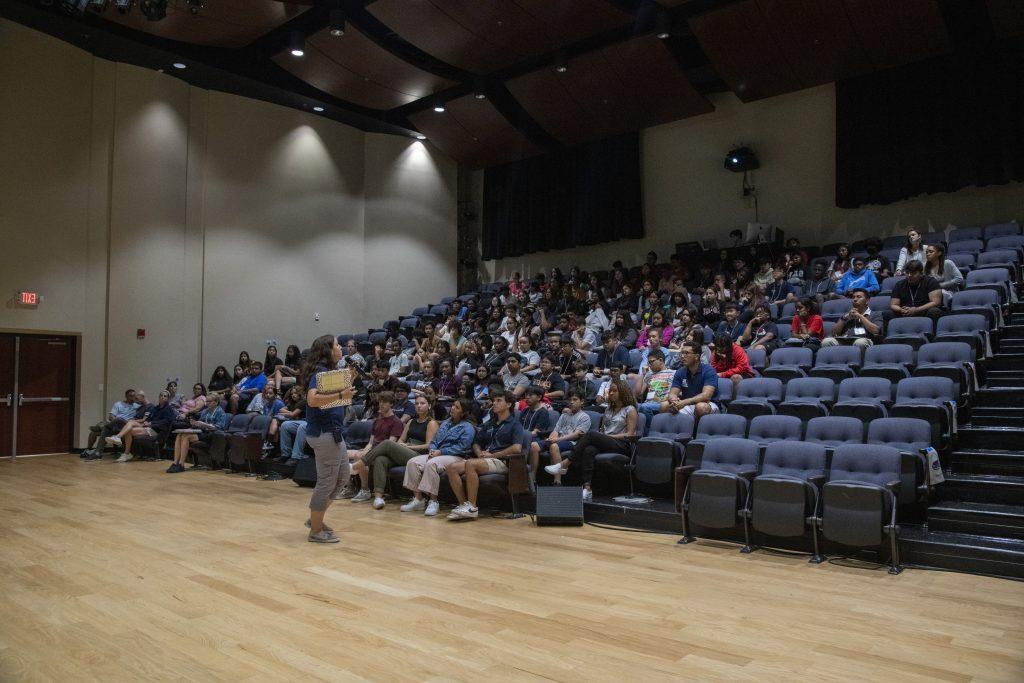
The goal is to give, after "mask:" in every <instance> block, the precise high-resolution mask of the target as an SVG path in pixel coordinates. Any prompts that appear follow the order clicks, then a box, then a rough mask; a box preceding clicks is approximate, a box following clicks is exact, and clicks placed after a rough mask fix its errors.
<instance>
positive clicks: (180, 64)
mask: <svg viewBox="0 0 1024 683" xmlns="http://www.w3.org/2000/svg"><path fill="white" fill-rule="evenodd" d="M171 66H173V67H174V68H175V69H184V68H185V64H184V63H182V62H175V63H174V64H171Z"/></svg>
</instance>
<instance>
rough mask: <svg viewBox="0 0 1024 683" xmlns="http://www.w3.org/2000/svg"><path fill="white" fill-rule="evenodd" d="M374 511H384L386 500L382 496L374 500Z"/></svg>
mask: <svg viewBox="0 0 1024 683" xmlns="http://www.w3.org/2000/svg"><path fill="white" fill-rule="evenodd" d="M373 509H374V510H382V509H384V499H383V498H381V497H380V496H375V497H374V499H373Z"/></svg>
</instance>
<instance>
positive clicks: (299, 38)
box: [288, 31, 306, 57]
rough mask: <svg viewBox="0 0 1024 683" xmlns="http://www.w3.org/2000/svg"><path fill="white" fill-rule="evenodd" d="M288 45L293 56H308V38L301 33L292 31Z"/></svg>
mask: <svg viewBox="0 0 1024 683" xmlns="http://www.w3.org/2000/svg"><path fill="white" fill-rule="evenodd" d="M288 43H289V49H290V50H291V53H292V55H293V56H295V57H301V56H303V55H304V54H306V36H304V35H302V33H301V32H299V31H292V35H291V38H290V39H289V41H288Z"/></svg>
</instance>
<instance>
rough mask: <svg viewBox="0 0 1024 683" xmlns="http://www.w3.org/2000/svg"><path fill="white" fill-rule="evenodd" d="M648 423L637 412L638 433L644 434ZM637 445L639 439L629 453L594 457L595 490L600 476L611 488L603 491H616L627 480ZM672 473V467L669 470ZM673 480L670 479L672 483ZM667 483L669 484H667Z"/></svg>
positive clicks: (630, 445)
mask: <svg viewBox="0 0 1024 683" xmlns="http://www.w3.org/2000/svg"><path fill="white" fill-rule="evenodd" d="M646 423H647V416H646V415H644V414H643V413H641V412H637V416H636V433H637V434H643V433H644V427H645V425H646ZM636 444H637V439H633V440H632V442H631V443H630V444H629V452H628V453H626V454H623V453H597V454H596V455H594V479H595V480H594V482H593V484H594V488H595V489H597V488H598V475H599V474H600V475H603V477H604V482H607V483H608V484H609V485H610V486H608V487H605V486H601V487H600V488H601V490H602V491H604V490H605V489H606V488H609V489H614V488H616V487H618V486H620V485H621V483H622V482H624V481H625V480H626V477H627V475H628V474H629V469H630V467H629V466H630V464H631V463H632V462H633V458H634V457H635V455H636ZM669 472H670V473H671V467H670V468H669ZM670 480H671V479H669V481H670ZM666 483H667V482H666Z"/></svg>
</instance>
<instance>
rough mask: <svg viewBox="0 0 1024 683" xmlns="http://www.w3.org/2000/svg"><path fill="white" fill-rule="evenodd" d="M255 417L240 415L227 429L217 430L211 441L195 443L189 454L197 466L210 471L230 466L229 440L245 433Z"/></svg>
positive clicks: (233, 417) (232, 420) (252, 415)
mask: <svg viewBox="0 0 1024 683" xmlns="http://www.w3.org/2000/svg"><path fill="white" fill-rule="evenodd" d="M254 417H255V415H254V414H253V413H239V414H238V415H234V416H232V418H231V421H230V422H229V423H228V426H227V429H224V430H219V429H218V430H216V431H214V433H213V434H212V435H211V437H210V440H209V441H194V442H193V443H192V445H190V446H189V452H190V453H192V457H193V459H194V461H195V463H196V465H198V466H200V467H208V468H210V469H221V468H224V467H226V466H227V464H228V440H229V439H230V438H231V436H232V435H233V434H241V433H244V432H245V431H246V430H247V429H248V428H249V423H250V422H252V419H253V418H254Z"/></svg>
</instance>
